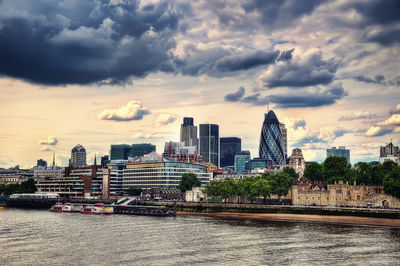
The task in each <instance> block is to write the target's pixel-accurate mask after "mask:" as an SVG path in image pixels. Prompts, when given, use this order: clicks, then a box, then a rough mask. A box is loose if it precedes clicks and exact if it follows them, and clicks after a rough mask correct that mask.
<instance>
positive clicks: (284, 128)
mask: <svg viewBox="0 0 400 266" xmlns="http://www.w3.org/2000/svg"><path fill="white" fill-rule="evenodd" d="M279 127H280V128H281V131H282V147H283V153H284V154H285V160H287V158H288V154H287V129H286V127H285V124H282V123H279Z"/></svg>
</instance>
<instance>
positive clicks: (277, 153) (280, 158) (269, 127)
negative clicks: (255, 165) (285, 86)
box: [259, 110, 286, 165]
mask: <svg viewBox="0 0 400 266" xmlns="http://www.w3.org/2000/svg"><path fill="white" fill-rule="evenodd" d="M283 142H284V140H283V136H282V129H281V127H280V125H279V120H278V118H277V117H276V115H275V113H274V112H273V111H272V110H271V111H269V112H268V114H265V119H264V123H263V125H262V129H261V137H260V149H259V156H260V158H265V159H267V160H268V165H284V164H285V160H286V159H285V149H284V145H283Z"/></svg>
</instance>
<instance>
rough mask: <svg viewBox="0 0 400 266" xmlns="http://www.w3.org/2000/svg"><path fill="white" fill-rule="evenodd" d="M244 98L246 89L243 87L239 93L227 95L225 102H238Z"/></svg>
mask: <svg viewBox="0 0 400 266" xmlns="http://www.w3.org/2000/svg"><path fill="white" fill-rule="evenodd" d="M243 96H244V88H243V87H239V89H238V91H237V92H234V93H229V94H227V95H225V101H227V102H237V101H239V100H240V99H242V98H243Z"/></svg>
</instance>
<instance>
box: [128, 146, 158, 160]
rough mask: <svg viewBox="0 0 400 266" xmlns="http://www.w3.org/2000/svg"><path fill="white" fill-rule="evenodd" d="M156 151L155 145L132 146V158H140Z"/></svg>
mask: <svg viewBox="0 0 400 266" xmlns="http://www.w3.org/2000/svg"><path fill="white" fill-rule="evenodd" d="M155 151H156V145H152V144H151V143H141V144H132V154H131V156H132V157H140V156H143V155H145V154H149V153H151V152H155Z"/></svg>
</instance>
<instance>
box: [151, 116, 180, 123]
mask: <svg viewBox="0 0 400 266" xmlns="http://www.w3.org/2000/svg"><path fill="white" fill-rule="evenodd" d="M177 118H178V116H177V115H174V114H160V115H159V116H158V117H157V119H156V121H155V125H156V126H163V125H168V124H171V123H173V122H175V121H176V119H177Z"/></svg>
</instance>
